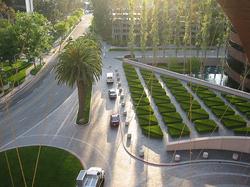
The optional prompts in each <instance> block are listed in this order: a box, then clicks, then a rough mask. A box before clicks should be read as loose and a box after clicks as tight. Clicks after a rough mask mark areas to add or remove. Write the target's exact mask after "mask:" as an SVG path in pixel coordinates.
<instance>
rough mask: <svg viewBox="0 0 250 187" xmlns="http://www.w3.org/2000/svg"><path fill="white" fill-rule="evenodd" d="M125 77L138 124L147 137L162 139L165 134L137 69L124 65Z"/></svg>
mask: <svg viewBox="0 0 250 187" xmlns="http://www.w3.org/2000/svg"><path fill="white" fill-rule="evenodd" d="M123 68H124V71H125V75H126V78H127V81H128V86H129V90H130V93H131V97H132V101H133V104H134V107H135V113H136V115H137V119H138V124H139V125H140V127H141V130H142V133H143V134H144V135H145V136H148V137H152V138H162V137H163V133H162V130H161V128H160V127H159V125H158V121H157V119H156V117H155V115H154V111H153V109H152V107H151V106H150V103H149V100H148V98H147V95H146V93H145V91H144V88H143V87H142V85H141V82H140V80H139V78H138V75H137V73H136V71H135V69H134V68H133V67H132V66H131V65H127V64H124V65H123Z"/></svg>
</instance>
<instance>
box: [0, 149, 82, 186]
mask: <svg viewBox="0 0 250 187" xmlns="http://www.w3.org/2000/svg"><path fill="white" fill-rule="evenodd" d="M18 151H19V155H20V160H21V165H22V169H23V172H24V177H25V182H26V185H27V186H32V181H33V177H34V172H35V166H36V160H37V156H38V151H39V147H24V148H19V149H18ZM6 156H7V157H6ZM6 158H7V159H8V162H7V160H6ZM38 161H39V162H38V167H37V171H36V175H35V180H34V186H37V187H44V186H46V187H54V186H60V187H75V179H76V177H77V175H78V172H79V171H80V170H81V169H83V167H82V164H81V163H80V161H79V160H78V159H77V158H76V157H75V156H73V155H71V154H70V153H68V152H66V151H64V150H61V149H57V148H51V147H42V148H41V152H40V157H39V160H38ZM8 163H9V166H10V171H11V175H12V178H13V183H14V184H13V185H14V186H18V187H24V186H25V185H24V180H23V177H22V173H21V167H20V163H19V161H18V156H17V151H16V149H12V150H9V151H6V152H1V153H0V165H1V170H0V180H1V186H6V187H7V186H12V183H11V177H10V173H9V170H8Z"/></svg>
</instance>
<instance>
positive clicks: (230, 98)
mask: <svg viewBox="0 0 250 187" xmlns="http://www.w3.org/2000/svg"><path fill="white" fill-rule="evenodd" d="M223 96H224V97H225V98H226V99H227V100H228V101H229V102H230V103H231V104H236V103H244V102H248V101H247V99H244V98H241V97H238V96H234V95H223Z"/></svg>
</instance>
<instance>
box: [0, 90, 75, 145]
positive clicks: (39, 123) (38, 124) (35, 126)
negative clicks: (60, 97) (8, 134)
mask: <svg viewBox="0 0 250 187" xmlns="http://www.w3.org/2000/svg"><path fill="white" fill-rule="evenodd" d="M75 95H76V90H75V91H74V92H73V93H72V94H71V95H70V96H69V97H68V98H67V99H66V100H65V101H64V102H63V103H62V104H61V105H60V106H59V107H57V108H56V109H55V110H54V111H53V112H51V113H50V114H49V115H47V116H46V117H45V118H43V119H42V120H41V121H39V122H38V123H37V124H36V125H34V126H33V127H31V128H30V129H29V130H27V131H25V132H23V133H22V134H20V135H19V136H17V137H16V138H15V139H14V140H11V141H10V142H8V143H6V144H4V145H2V146H1V147H0V150H2V149H3V148H4V147H7V146H8V145H9V144H11V143H13V142H15V141H16V140H17V139H18V138H20V137H22V136H24V135H25V134H27V133H29V132H30V131H32V130H33V129H35V128H37V127H38V126H40V125H41V124H43V122H44V121H45V120H47V119H48V118H49V117H50V116H52V115H53V114H54V113H56V112H57V111H58V110H59V109H60V108H61V107H62V106H63V105H64V104H65V103H67V102H68V101H69V100H70V99H71V97H75Z"/></svg>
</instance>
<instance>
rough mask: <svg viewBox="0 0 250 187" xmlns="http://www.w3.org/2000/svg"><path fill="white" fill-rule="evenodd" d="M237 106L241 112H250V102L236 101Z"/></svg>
mask: <svg viewBox="0 0 250 187" xmlns="http://www.w3.org/2000/svg"><path fill="white" fill-rule="evenodd" d="M235 106H236V108H237V110H239V111H240V112H241V113H246V112H250V102H245V103H236V104H235Z"/></svg>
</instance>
